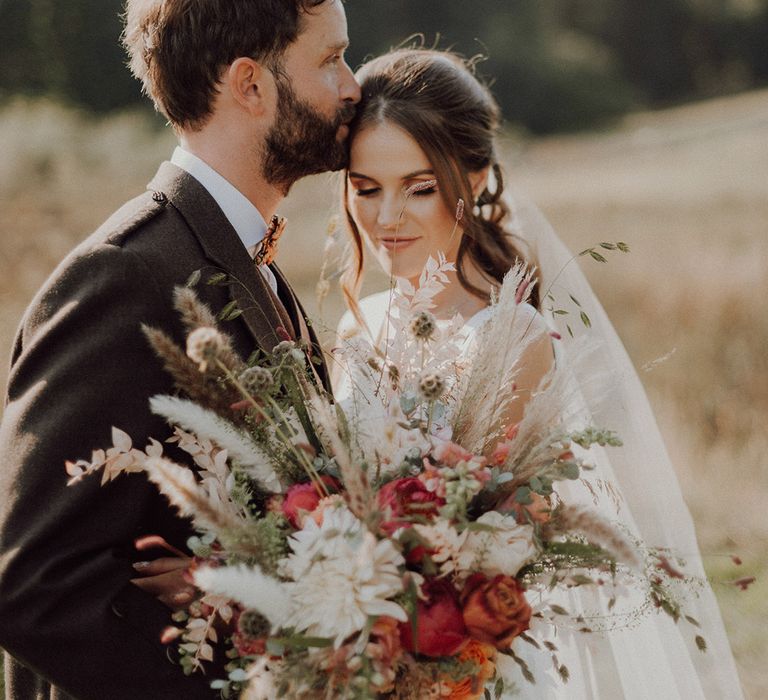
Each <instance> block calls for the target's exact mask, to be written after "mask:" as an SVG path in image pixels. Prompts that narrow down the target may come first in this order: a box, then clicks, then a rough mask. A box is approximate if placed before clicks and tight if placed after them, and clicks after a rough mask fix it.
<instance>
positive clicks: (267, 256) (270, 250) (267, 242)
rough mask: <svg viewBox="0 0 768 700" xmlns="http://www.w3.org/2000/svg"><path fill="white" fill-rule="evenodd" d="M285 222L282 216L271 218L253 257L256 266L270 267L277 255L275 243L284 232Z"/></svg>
mask: <svg viewBox="0 0 768 700" xmlns="http://www.w3.org/2000/svg"><path fill="white" fill-rule="evenodd" d="M285 224H286V220H285V217H283V216H273V217H272V219H271V220H270V222H269V227H268V228H267V232H266V233H265V234H264V239H263V240H262V241H261V246H260V247H259V250H258V252H257V253H256V255H255V256H254V258H253V259H254V260H255V261H256V264H257V265H271V264H272V263H273V262H274V260H275V256H276V255H277V242H278V240H279V239H280V236H282V235H283V231H285Z"/></svg>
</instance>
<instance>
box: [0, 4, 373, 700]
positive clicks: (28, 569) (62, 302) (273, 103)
mask: <svg viewBox="0 0 768 700" xmlns="http://www.w3.org/2000/svg"><path fill="white" fill-rule="evenodd" d="M126 10H127V12H126V28H125V44H126V46H127V48H128V51H129V53H130V57H131V67H132V70H133V72H134V73H135V74H136V76H137V77H138V78H139V79H140V80H141V81H142V83H143V85H144V89H145V90H146V92H147V93H148V94H149V95H150V96H151V97H152V99H153V101H154V103H155V105H156V107H157V109H158V110H159V111H161V112H162V113H163V114H164V115H165V116H166V117H167V119H168V121H169V122H170V123H171V124H172V126H173V128H174V130H175V131H176V133H177V135H178V137H179V142H180V146H179V148H177V149H176V151H175V152H174V154H173V157H172V159H171V161H170V162H166V163H163V164H162V165H161V166H160V169H159V171H158V173H157V175H156V176H155V178H154V180H153V181H152V182H151V184H150V185H149V189H148V191H147V192H146V193H145V194H143V195H140V196H139V197H137V198H136V199H134V200H132V201H130V202H129V203H127V204H126V205H124V206H123V207H122V208H121V209H120V210H119V211H117V212H116V213H115V214H114V215H113V216H112V217H111V218H110V219H109V220H108V221H107V222H106V223H105V224H104V225H103V226H102V227H101V228H100V229H99V230H98V231H97V232H96V233H95V234H93V235H92V236H91V237H90V238H88V239H87V240H86V241H85V242H84V243H83V244H81V245H80V246H79V247H78V248H77V249H76V250H75V251H73V252H72V253H71V254H70V255H69V256H68V257H67V258H66V260H64V261H63V262H62V264H61V265H60V266H59V267H58V269H57V270H56V271H55V272H54V273H53V275H52V277H51V278H50V279H49V280H48V281H47V282H46V284H45V285H44V286H43V288H42V289H41V290H40V292H39V293H38V294H37V296H36V297H35V299H34V301H33V302H32V305H31V306H30V308H29V309H28V310H27V312H26V314H25V316H24V318H23V320H22V323H21V327H20V330H19V333H18V336H17V338H16V342H15V346H14V349H13V357H12V367H11V372H10V377H9V387H8V397H7V400H6V406H5V410H4V415H3V421H2V426H1V427H0V647H3V648H4V649H6V650H7V652H9V654H8V655H7V656H6V685H7V691H6V692H7V695H6V697H10V698H17V699H20V700H28V699H29V700H32V699H33V698H34V699H35V700H38V699H42V698H56V699H62V698H84V699H85V698H93V699H94V700H96V699H98V700H152V699H155V698H157V699H163V698H167V699H168V700H171V699H173V700H195V699H197V698H212V697H215V695H216V694H215V693H214V692H213V691H211V690H210V689H209V685H208V684H209V682H210V680H211V679H210V678H207V677H204V676H202V675H200V674H195V675H193V676H191V677H185V676H184V675H183V674H182V672H181V669H180V668H179V666H177V665H174V663H172V662H171V661H170V660H169V658H168V651H169V650H168V649H167V648H165V647H163V646H162V645H161V644H160V642H159V639H160V633H161V630H162V629H163V628H164V627H165V626H167V625H168V624H169V618H170V611H169V609H168V608H167V607H165V606H164V605H163V604H162V603H160V602H159V601H158V600H157V599H156V598H155V596H154V595H152V594H150V593H149V592H148V591H149V590H153V589H152V588H151V586H142V587H141V588H140V587H139V586H137V585H135V584H133V583H131V580H132V579H136V578H137V573H136V569H140V568H141V566H140V565H139V566H138V567H136V566H135V565H136V564H137V559H139V558H146V555H143V556H141V557H139V556H138V555H137V554H136V552H135V551H134V548H133V543H134V541H135V540H136V539H137V538H139V537H142V536H145V535H160V536H161V537H163V538H165V540H166V541H167V542H169V543H170V544H172V545H174V546H176V547H177V548H181V549H184V548H185V542H186V539H187V537H188V536H189V535H190V534H191V533H190V532H189V529H188V524H187V523H186V522H185V521H182V520H180V519H179V518H177V517H175V515H174V514H173V513H172V512H171V509H170V508H169V506H168V504H167V502H165V500H164V499H163V498H162V497H161V496H159V495H158V494H157V492H156V489H155V488H154V487H153V486H151V485H150V484H148V482H147V481H146V480H144V479H141V478H119V479H117V480H115V481H113V482H112V483H111V484H109V485H108V486H105V487H103V488H102V487H100V486H99V483H98V482H99V479H98V478H91V479H86V480H85V481H83V482H82V483H79V484H77V485H76V486H72V487H69V488H67V487H66V474H65V471H64V462H65V460H68V459H69V460H74V459H78V458H88V457H90V453H91V450H92V449H93V448H95V447H101V446H108V445H109V444H111V438H110V429H111V426H113V425H114V426H118V427H120V428H121V429H123V430H125V431H126V432H127V433H129V434H130V435H131V436H132V437H133V439H134V441H135V444H136V445H137V446H138V447H141V448H143V447H144V446H145V445H146V444H147V442H148V437H149V436H156V437H163V436H165V435H167V434H168V427H167V426H164V425H163V423H162V421H159V420H157V419H156V418H155V417H153V416H152V415H151V414H150V413H149V411H148V397H149V396H151V395H153V394H157V393H168V392H172V390H173V388H172V384H171V381H170V379H169V377H168V376H166V374H165V372H164V371H163V369H162V367H161V364H160V362H159V361H158V360H157V358H156V357H155V356H154V355H153V353H152V351H151V350H150V348H149V346H148V344H147V343H146V341H145V340H144V337H143V336H142V333H141V331H140V326H141V324H148V325H151V326H154V327H157V328H161V329H163V330H164V331H165V332H166V333H168V334H170V335H172V336H173V337H174V338H175V339H176V340H177V341H179V342H181V340H182V338H183V335H182V328H181V325H180V322H179V320H178V318H177V316H176V314H175V313H174V312H173V310H172V308H171V307H172V291H173V288H174V286H175V285H181V284H184V283H185V281H186V280H187V279H188V278H189V277H190V275H191V274H192V273H193V272H194V271H196V270H202V271H203V279H206V278H207V276H209V275H207V274H206V273H208V272H210V273H214V272H219V271H221V272H224V273H226V274H227V275H229V276H230V277H231V278H232V279H237V280H238V281H239V282H240V283H241V284H240V285H238V286H233V287H227V286H207V285H200V286H199V287H198V288H197V291H198V293H199V294H200V295H201V296H202V299H203V301H204V302H206V303H207V304H208V305H209V306H210V307H211V308H212V309H213V310H214V311H218V310H221V309H222V308H223V307H224V306H225V305H226V304H227V303H228V302H229V301H230V299H231V298H234V299H235V300H237V301H239V302H240V308H241V309H242V312H243V313H242V315H241V316H240V317H239V318H237V319H235V320H233V321H230V322H228V324H227V327H226V330H227V331H228V332H229V334H230V335H231V336H232V337H233V340H234V343H235V346H236V348H237V350H238V351H239V352H240V353H241V354H242V356H243V357H247V356H249V355H250V354H251V352H252V351H253V350H254V349H256V348H262V349H265V350H271V349H272V348H273V347H274V346H275V345H276V344H277V343H278V342H279V340H280V339H281V337H280V335H281V334H282V333H283V331H282V330H281V331H279V332H278V330H277V329H278V328H279V327H281V328H283V329H285V331H287V332H288V333H290V334H291V335H292V336H294V337H295V338H297V339H303V340H305V341H306V342H309V343H312V342H314V337H313V336H312V334H311V331H310V330H309V329H308V328H307V324H306V323H305V319H304V317H303V312H302V310H301V307H300V305H299V303H298V301H297V300H296V298H295V296H294V295H293V292H292V291H291V289H290V287H289V286H288V284H287V282H286V281H285V279H284V278H283V277H282V275H281V274H280V271H279V270H278V269H277V268H276V267H274V266H267V265H265V264H261V265H260V266H257V265H256V264H255V263H254V260H253V256H254V253H256V252H257V251H258V250H259V249H260V246H261V239H262V237H263V236H264V234H265V232H266V231H267V228H268V226H267V223H266V222H269V221H270V219H271V218H272V216H273V214H274V212H275V210H276V208H277V206H278V205H279V203H280V202H281V200H282V199H283V197H284V196H285V195H286V194H287V193H288V190H289V189H290V187H291V185H292V184H293V183H294V182H295V181H296V180H297V179H299V178H300V177H302V176H304V175H308V174H311V173H317V172H322V171H326V170H336V169H339V168H341V167H342V166H343V165H344V164H345V158H346V155H345V154H346V147H345V140H346V136H347V132H348V130H347V127H346V126H345V123H346V122H348V121H349V120H350V119H351V117H352V116H353V113H354V105H355V103H356V102H357V101H358V99H359V88H358V86H357V84H356V83H355V81H354V78H353V76H352V74H351V72H350V70H349V67H348V66H347V64H346V62H345V60H344V51H345V48H346V46H347V28H346V18H345V15H344V9H343V7H342V4H341V0H304V1H303V2H302V1H301V0H197V1H196V2H191V3H190V2H189V1H188V0H151V1H148V0H128V2H127V7H126ZM289 235H290V234H289ZM230 295H233V296H232V297H230ZM320 374H321V375H322V374H323V370H322V368H321V369H320ZM142 580H144V579H142Z"/></svg>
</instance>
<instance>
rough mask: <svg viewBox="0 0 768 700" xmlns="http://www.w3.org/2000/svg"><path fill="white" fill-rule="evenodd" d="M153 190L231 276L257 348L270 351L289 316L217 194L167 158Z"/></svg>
mask: <svg viewBox="0 0 768 700" xmlns="http://www.w3.org/2000/svg"><path fill="white" fill-rule="evenodd" d="M149 189H152V190H155V191H156V192H160V193H162V194H164V195H165V196H166V197H168V200H169V202H170V204H171V205H172V206H173V207H174V208H175V209H176V210H177V211H178V212H179V213H180V214H181V216H183V217H184V219H185V221H186V222H187V224H188V225H189V228H190V229H191V230H192V233H193V234H194V235H195V237H196V238H197V240H198V242H199V243H200V246H201V247H202V249H203V251H204V253H205V256H206V257H207V258H208V259H209V260H210V261H211V262H212V263H214V265H216V266H217V268H218V269H219V270H220V271H221V272H224V273H226V274H227V275H228V276H229V278H230V282H231V283H230V284H229V291H230V297H231V299H232V300H233V301H235V302H237V305H238V308H239V309H240V310H241V311H242V316H241V318H242V319H243V321H245V324H246V325H247V326H248V329H249V330H250V332H251V334H252V335H253V337H254V340H255V341H256V343H257V344H258V345H259V347H260V348H262V349H263V350H265V351H267V352H269V351H271V350H272V348H274V347H275V345H277V344H278V343H279V342H280V341H281V340H283V338H281V337H280V335H279V334H278V332H277V328H278V327H279V326H282V327H284V328H286V330H287V331H288V332H289V333H291V331H292V330H293V329H292V327H291V324H290V319H289V318H288V317H287V315H286V313H285V309H282V308H280V307H281V306H282V305H281V304H280V301H279V300H278V299H277V298H276V297H275V295H274V293H273V292H272V289H271V288H270V286H269V284H268V283H267V281H266V280H265V279H264V276H263V275H261V274H259V272H258V271H257V270H256V268H255V266H254V263H253V260H251V258H250V256H249V255H248V251H247V250H246V249H245V248H244V246H243V244H242V242H241V240H240V238H239V237H238V235H237V233H236V232H235V230H234V229H233V228H232V225H231V224H230V223H229V221H228V220H227V217H226V216H224V213H223V212H222V211H221V209H219V206H218V205H217V204H216V201H215V200H214V199H213V197H211V195H210V194H209V193H208V191H207V190H206V189H205V188H204V187H203V186H202V185H201V184H200V183H199V182H198V181H197V180H196V179H195V178H194V177H192V176H191V175H190V174H189V173H187V172H186V171H184V170H182V169H181V168H178V167H176V166H175V165H173V164H172V163H169V162H165V163H163V164H162V165H161V166H160V169H159V170H158V172H157V175H155V177H154V179H153V180H152V182H151V183H150V184H149ZM214 311H217V310H216V309H214Z"/></svg>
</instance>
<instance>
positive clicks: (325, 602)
mask: <svg viewBox="0 0 768 700" xmlns="http://www.w3.org/2000/svg"><path fill="white" fill-rule="evenodd" d="M289 542H290V545H291V548H292V549H293V554H292V555H290V556H289V557H287V558H286V559H283V560H282V561H281V562H280V570H281V573H282V574H283V575H286V576H289V577H290V578H293V580H294V581H295V583H291V584H286V586H288V587H289V588H290V591H291V597H292V600H293V610H292V613H291V616H290V619H289V620H288V621H287V623H286V626H292V627H295V628H296V629H297V630H298V631H306V632H307V633H308V634H310V635H313V636H319V637H333V638H334V640H335V645H336V646H337V647H338V646H340V645H341V644H342V642H343V641H344V639H346V638H347V637H348V636H349V635H351V634H353V633H354V632H357V631H359V630H361V629H363V627H365V624H366V622H367V620H368V618H369V617H370V616H373V615H387V616H389V617H393V618H395V619H397V620H401V621H403V622H405V621H406V620H407V619H408V618H407V615H406V613H405V611H404V610H403V609H402V608H401V607H400V606H399V605H397V604H396V603H394V602H392V601H391V600H388V599H389V598H391V597H393V596H395V595H397V594H398V593H400V592H402V590H403V582H402V576H401V575H400V571H399V569H398V567H399V566H401V565H402V564H403V563H404V560H403V557H402V555H401V554H400V552H398V551H397V549H395V547H394V545H393V544H392V542H391V541H389V540H377V539H376V537H374V535H373V534H372V533H370V532H369V531H368V530H366V529H365V528H364V527H363V525H362V523H361V522H360V521H359V520H357V518H355V516H354V515H353V514H352V513H351V512H350V511H349V510H348V509H347V508H346V507H340V508H337V509H335V510H333V509H328V510H326V511H325V513H324V517H323V524H322V526H320V527H318V526H317V525H316V524H315V523H314V521H313V520H312V519H307V524H306V526H305V528H304V529H303V530H301V531H300V532H298V533H296V535H295V536H294V537H293V538H291V540H289Z"/></svg>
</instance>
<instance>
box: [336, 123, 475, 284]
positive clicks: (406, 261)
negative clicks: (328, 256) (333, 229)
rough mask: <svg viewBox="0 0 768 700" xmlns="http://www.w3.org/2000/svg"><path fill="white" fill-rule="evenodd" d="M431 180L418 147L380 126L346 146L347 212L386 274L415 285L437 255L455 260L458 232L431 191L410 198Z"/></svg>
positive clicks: (403, 134) (435, 190)
mask: <svg viewBox="0 0 768 700" xmlns="http://www.w3.org/2000/svg"><path fill="white" fill-rule="evenodd" d="M434 179H435V173H434V171H433V169H432V164H431V163H430V162H429V160H428V159H427V156H426V155H425V154H424V151H422V150H421V148H420V147H419V144H418V143H417V142H416V141H415V140H414V139H413V138H412V137H411V136H410V135H409V134H408V133H406V132H405V131H403V130H402V129H400V128H399V127H397V126H395V125H394V124H391V123H387V122H384V123H382V124H376V125H372V126H369V127H366V128H364V129H363V130H362V131H360V132H358V133H357V134H356V135H355V137H354V139H353V141H352V144H351V152H350V162H349V187H348V191H349V202H348V204H349V209H350V212H351V213H352V217H353V218H354V220H355V223H356V224H357V227H358V228H359V230H360V233H361V234H362V236H363V238H364V240H365V242H366V244H367V245H368V247H369V248H370V250H371V251H372V252H373V254H374V255H375V256H376V259H377V260H378V262H379V264H380V265H381V266H382V267H383V268H384V271H385V272H387V274H390V275H394V276H395V277H405V278H407V279H415V278H417V277H418V276H419V274H420V273H421V271H422V269H423V267H424V264H425V263H426V261H427V258H428V257H429V256H430V255H431V256H432V257H437V253H438V251H442V252H443V253H445V255H446V257H447V258H448V260H455V259H456V254H457V252H458V249H459V242H460V240H461V229H460V228H456V230H455V231H454V224H455V221H454V215H455V211H450V210H449V209H448V207H447V206H446V205H445V203H444V202H443V199H442V197H441V196H440V193H439V188H440V183H439V182H438V183H437V185H436V186H435V187H430V188H428V189H423V190H421V191H419V192H414V193H413V194H411V195H410V196H409V197H408V198H407V201H406V194H405V192H406V190H408V188H410V187H412V186H413V185H418V184H419V183H426V182H428V181H430V180H434Z"/></svg>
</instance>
